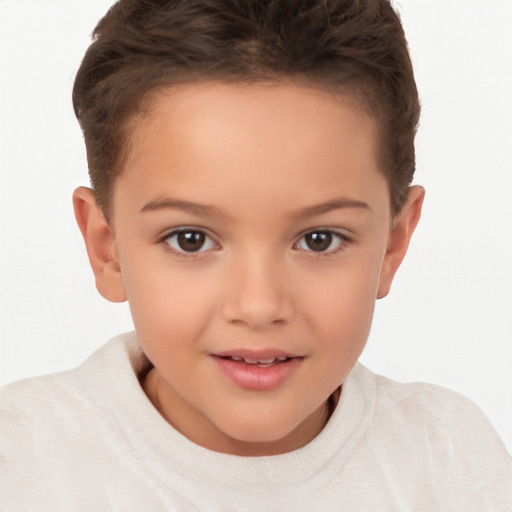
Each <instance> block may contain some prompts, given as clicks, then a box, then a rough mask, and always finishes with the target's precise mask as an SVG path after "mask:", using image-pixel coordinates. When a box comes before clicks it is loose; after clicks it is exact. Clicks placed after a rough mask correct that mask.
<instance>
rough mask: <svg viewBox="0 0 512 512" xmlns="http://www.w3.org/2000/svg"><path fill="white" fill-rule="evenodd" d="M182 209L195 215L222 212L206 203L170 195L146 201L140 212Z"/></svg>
mask: <svg viewBox="0 0 512 512" xmlns="http://www.w3.org/2000/svg"><path fill="white" fill-rule="evenodd" d="M168 209H169V210H182V211H184V212H186V213H191V214H192V215H195V216H196V217H210V216H214V217H221V216H223V214H222V213H221V211H220V210H219V209H218V208H216V207H215V206H210V205H207V204H200V203H194V202H192V201H183V200H181V199H174V198H172V197H160V198H156V199H152V200H151V201H149V203H146V204H145V205H144V206H143V207H142V208H141V210H140V211H141V212H152V211H157V210H168Z"/></svg>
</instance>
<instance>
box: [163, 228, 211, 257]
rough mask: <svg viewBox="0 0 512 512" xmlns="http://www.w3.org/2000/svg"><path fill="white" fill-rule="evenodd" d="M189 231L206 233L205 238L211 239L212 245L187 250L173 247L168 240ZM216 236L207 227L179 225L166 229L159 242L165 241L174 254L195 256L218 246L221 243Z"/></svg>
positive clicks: (167, 247) (166, 246)
mask: <svg viewBox="0 0 512 512" xmlns="http://www.w3.org/2000/svg"><path fill="white" fill-rule="evenodd" d="M187 232H196V233H202V234H204V236H205V238H206V239H207V240H210V242H211V244H212V247H209V248H207V249H203V248H201V249H199V250H197V251H191V252H187V251H184V250H181V249H179V248H175V247H172V246H171V245H170V244H169V243H168V242H167V241H168V240H169V239H170V238H172V237H173V236H176V235H179V234H180V233H187ZM215 238H216V237H215V236H213V235H212V234H211V233H210V232H209V231H208V230H207V229H205V228H200V227H197V226H178V227H175V228H172V229H168V230H166V231H165V232H164V233H163V234H162V235H161V236H160V237H159V238H158V242H159V243H163V244H164V246H165V248H166V249H167V250H169V251H172V252H173V253H174V254H177V255H179V256H183V257H194V256H198V255H199V254H201V253H204V252H208V251H210V250H212V249H215V248H218V247H219V246H220V245H219V243H218V242H217V241H216V239H215Z"/></svg>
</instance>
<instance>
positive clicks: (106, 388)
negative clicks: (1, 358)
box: [0, 334, 141, 460]
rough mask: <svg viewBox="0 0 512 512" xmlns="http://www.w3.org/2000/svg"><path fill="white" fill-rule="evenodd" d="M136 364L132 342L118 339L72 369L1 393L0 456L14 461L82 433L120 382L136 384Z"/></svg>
mask: <svg viewBox="0 0 512 512" xmlns="http://www.w3.org/2000/svg"><path fill="white" fill-rule="evenodd" d="M140 359H141V358H140V357H139V356H138V353H137V344H136V340H135V339H134V337H133V336H132V335H130V334H129V335H121V336H118V337H116V338H114V339H112V340H110V341H109V342H108V343H106V344H105V345H103V346H102V347H101V348H100V349H98V350H97V351H96V352H94V353H93V354H92V355H91V356H90V357H89V358H88V359H87V360H86V361H85V362H84V363H83V364H82V365H80V366H78V367H77V368H74V369H72V370H68V371H64V372H60V373H55V374H51V375H44V376H41V377H35V378H29V379H24V380H21V381H18V382H14V383H12V384H8V385H7V386H4V387H2V388H1V389H0V425H1V430H2V434H1V445H0V450H1V452H2V454H3V455H4V456H8V455H9V454H11V455H12V456H13V457H16V459H17V460H20V459H21V457H20V455H21V454H22V453H26V454H27V456H28V457H30V456H31V453H34V452H41V450H42V449H43V448H44V447H45V446H47V447H48V449H50V448H51V447H53V445H59V446H63V445H64V444H65V443H66V439H73V438H74V436H78V435H79V434H83V433H84V432H87V429H86V428H84V426H85V425H88V424H90V423H91V421H92V420H93V419H94V418H97V417H98V415H99V413H100V411H99V409H101V407H102V403H103V404H104V403H105V402H106V401H108V400H109V397H111V396H115V395H116V393H117V391H119V393H121V392H122V390H121V388H122V387H123V386H124V385H125V383H126V382H131V381H134V382H137V380H136V377H135V376H134V372H135V373H136V371H137V369H138V368H136V367H137V365H138V364H139V361H140ZM139 366H140V364H139ZM116 388H118V389H116ZM119 393H118V394H119Z"/></svg>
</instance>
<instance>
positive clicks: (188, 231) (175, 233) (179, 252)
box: [159, 227, 351, 258]
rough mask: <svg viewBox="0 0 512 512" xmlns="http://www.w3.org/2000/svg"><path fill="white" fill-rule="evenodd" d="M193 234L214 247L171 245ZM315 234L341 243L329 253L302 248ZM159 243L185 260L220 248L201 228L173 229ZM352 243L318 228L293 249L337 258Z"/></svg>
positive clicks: (335, 231) (299, 241)
mask: <svg viewBox="0 0 512 512" xmlns="http://www.w3.org/2000/svg"><path fill="white" fill-rule="evenodd" d="M191 233H195V234H199V235H202V236H204V238H205V240H206V241H209V242H210V244H211V245H212V247H207V248H206V249H204V248H203V245H204V244H203V245H201V247H200V248H199V249H198V250H196V251H185V250H180V249H177V248H174V247H172V246H171V245H170V243H169V240H170V239H171V238H173V237H178V236H179V235H180V234H184V235H186V234H191ZM315 234H317V235H318V234H322V235H329V236H331V237H333V238H336V239H338V241H339V243H338V245H337V246H336V247H335V248H334V249H330V250H327V251H315V250H313V249H311V248H310V249H304V248H301V247H300V244H301V242H302V241H303V240H304V239H305V238H306V237H307V236H308V235H315ZM159 242H160V243H163V244H164V247H165V249H166V250H168V251H170V252H172V253H173V254H176V255H178V256H180V257H183V258H196V257H198V256H199V255H200V254H201V253H203V252H207V251H210V250H212V249H214V248H215V247H217V248H218V247H219V244H217V243H216V242H215V241H214V240H213V238H212V237H211V236H209V235H208V234H207V233H206V232H205V230H203V229H201V228H195V227H181V228H178V229H173V230H172V231H169V232H167V233H165V234H164V235H163V236H162V237H160V239H159ZM350 242H351V241H350V239H349V238H348V237H347V236H346V235H344V234H343V233H341V232H340V231H338V230H335V229H332V228H316V229H312V230H309V231H307V232H305V233H303V234H302V235H300V237H299V238H298V239H297V241H296V242H295V243H294V244H293V249H295V250H303V251H305V252H308V253H311V254H313V255H315V256H316V257H323V258H325V257H330V256H335V255H337V254H339V253H340V252H342V251H344V250H345V249H346V247H347V245H348V244H349V243H350ZM331 244H332V240H331ZM331 244H329V245H331Z"/></svg>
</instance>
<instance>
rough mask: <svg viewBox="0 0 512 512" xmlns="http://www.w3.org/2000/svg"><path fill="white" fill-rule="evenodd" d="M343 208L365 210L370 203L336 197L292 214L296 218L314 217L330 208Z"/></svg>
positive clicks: (330, 209)
mask: <svg viewBox="0 0 512 512" xmlns="http://www.w3.org/2000/svg"><path fill="white" fill-rule="evenodd" d="M345 208H355V209H361V210H366V211H371V208H370V205H369V204H368V203H365V202H364V201H357V200H354V199H347V198H342V197H341V198H336V199H332V200H331V201H327V202H326V203H321V204H316V205H313V206H308V207H306V208H303V209H302V210H299V211H297V212H294V213H293V214H292V215H293V217H296V218H299V219H300V218H307V217H314V216H315V215H322V214H323V213H327V212H330V211H332V210H340V209H345Z"/></svg>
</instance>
